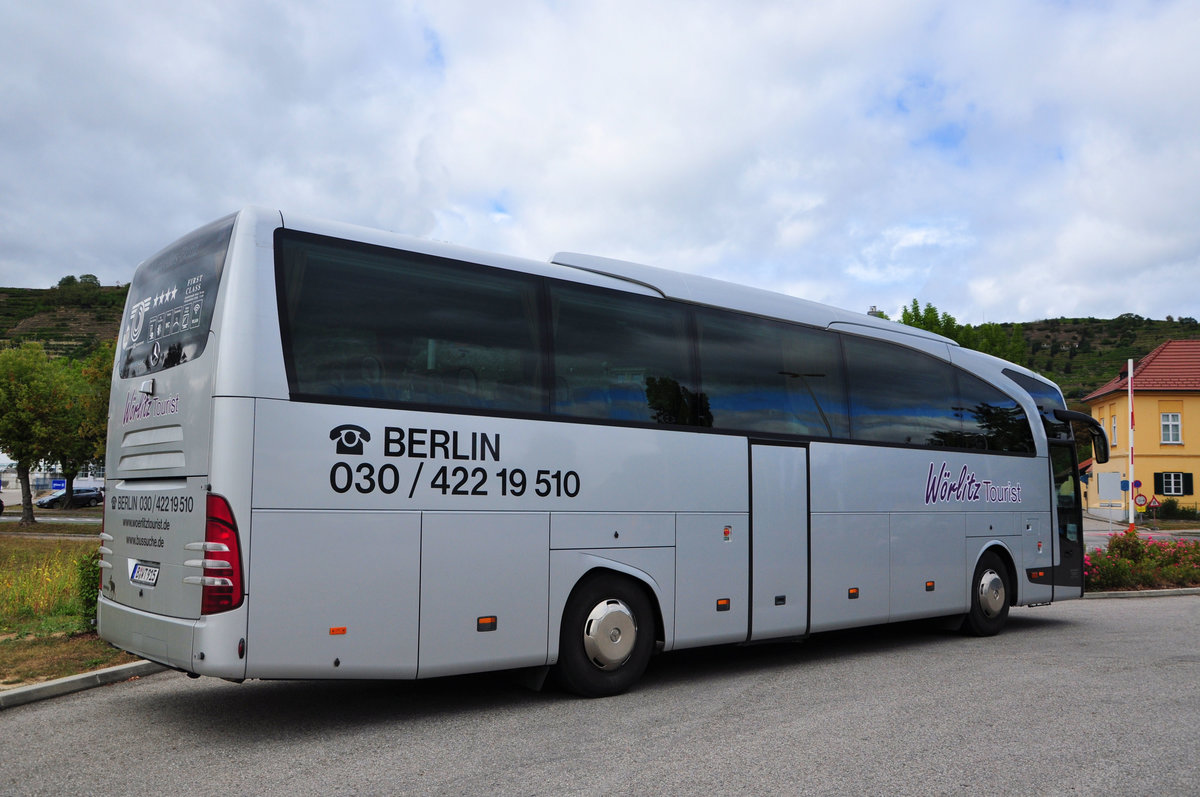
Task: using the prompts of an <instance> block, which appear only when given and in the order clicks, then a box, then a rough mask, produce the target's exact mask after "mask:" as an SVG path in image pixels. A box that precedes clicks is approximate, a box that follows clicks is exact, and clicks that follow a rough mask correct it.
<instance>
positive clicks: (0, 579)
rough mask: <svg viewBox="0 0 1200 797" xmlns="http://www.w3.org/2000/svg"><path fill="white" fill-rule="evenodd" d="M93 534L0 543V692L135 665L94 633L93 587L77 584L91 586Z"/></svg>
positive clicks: (21, 538)
mask: <svg viewBox="0 0 1200 797" xmlns="http://www.w3.org/2000/svg"><path fill="white" fill-rule="evenodd" d="M47 525H50V524H47ZM54 525H58V524H54ZM62 525H71V524H62ZM97 530H98V529H96V527H94V526H93V527H91V528H90V529H89V533H88V535H87V536H86V537H85V538H82V539H79V540H43V539H33V538H30V537H28V536H26V535H14V536H6V537H2V538H0V686H15V685H20V684H24V683H33V682H37V681H43V680H47V679H52V678H60V677H62V676H64V675H74V674H76V673H80V672H87V671H88V670H95V669H101V668H103V667H111V666H113V665H115V664H123V663H126V662H130V661H136V659H135V658H134V657H132V656H130V655H129V654H127V653H123V652H121V651H118V650H116V649H115V648H113V647H111V646H110V645H109V644H108V643H107V642H104V641H102V640H101V639H99V638H98V637H97V636H96V634H95V633H94V632H93V631H92V620H93V619H94V618H95V616H96V605H95V595H96V586H95V584H86V583H81V582H84V581H86V580H88V579H91V580H93V581H94V580H95V575H94V574H95V569H94V567H93V566H89V564H88V563H89V560H90V559H91V558H92V557H93V555H94V554H95V551H96V548H97V547H98V544H99V543H98V541H97V540H96V536H95V535H96V532H97ZM38 531H39V532H45V531H46V529H41V528H39V529H38ZM89 599H90V602H89Z"/></svg>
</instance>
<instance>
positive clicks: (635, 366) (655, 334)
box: [551, 283, 695, 425]
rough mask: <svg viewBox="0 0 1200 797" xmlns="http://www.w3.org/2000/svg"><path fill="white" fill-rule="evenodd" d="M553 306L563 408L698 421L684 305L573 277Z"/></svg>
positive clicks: (558, 397) (595, 414)
mask: <svg viewBox="0 0 1200 797" xmlns="http://www.w3.org/2000/svg"><path fill="white" fill-rule="evenodd" d="M551 304H552V307H553V313H554V314H553V324H552V326H553V328H554V344H553V346H554V375H555V380H556V385H555V396H554V411H555V412H556V413H558V414H561V415H569V416H574V417H583V418H605V419H609V420H620V421H638V422H643V423H661V424H670V425H693V424H694V423H695V392H694V385H693V380H692V378H691V368H690V365H689V358H688V345H687V343H688V335H687V314H686V311H685V310H684V309H683V308H682V307H680V306H679V305H677V304H675V303H674V302H667V301H663V300H660V299H652V298H649V297H643V296H638V295H636V294H625V293H618V292H613V291H606V290H601V289H595V288H589V287H587V286H580V285H571V284H566V283H561V284H557V283H556V284H554V285H552V286H551Z"/></svg>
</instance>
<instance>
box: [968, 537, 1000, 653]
mask: <svg viewBox="0 0 1200 797" xmlns="http://www.w3.org/2000/svg"><path fill="white" fill-rule="evenodd" d="M1011 605H1012V585H1011V584H1009V579H1008V568H1006V567H1005V566H1004V563H1003V562H1001V561H1000V557H999V556H997V555H996V554H995V553H994V552H992V551H987V552H985V553H984V554H983V556H981V557H979V563H978V564H977V565H975V576H974V577H973V578H972V579H971V610H970V611H969V612H967V617H966V622H965V623H964V624H963V630H964V631H966V632H968V633H970V634H972V635H974V636H993V635H995V634H997V633H999V631H1000V629H1002V628H1004V624H1005V623H1006V622H1008V609H1009V606H1011Z"/></svg>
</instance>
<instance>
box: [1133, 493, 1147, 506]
mask: <svg viewBox="0 0 1200 797" xmlns="http://www.w3.org/2000/svg"><path fill="white" fill-rule="evenodd" d="M1146 500H1147V499H1146V496H1145V494H1143V493H1138V494H1137V495H1135V496H1134V497H1133V503H1134V504H1135V505H1137V506H1145V505H1146Z"/></svg>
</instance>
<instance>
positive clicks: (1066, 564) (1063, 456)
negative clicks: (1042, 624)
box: [1050, 443, 1084, 600]
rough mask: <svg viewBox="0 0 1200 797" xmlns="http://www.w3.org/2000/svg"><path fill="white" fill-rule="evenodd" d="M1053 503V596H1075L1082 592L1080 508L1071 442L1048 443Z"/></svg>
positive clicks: (1076, 471) (1081, 525)
mask: <svg viewBox="0 0 1200 797" xmlns="http://www.w3.org/2000/svg"><path fill="white" fill-rule="evenodd" d="M1050 467H1051V469H1052V470H1053V475H1054V504H1055V514H1056V515H1057V517H1058V537H1057V544H1058V564H1057V565H1056V566H1055V567H1054V600H1062V599H1064V598H1077V597H1079V596H1080V595H1081V594H1082V592H1083V552H1084V544H1083V509H1082V506H1083V505H1082V502H1081V501H1080V498H1079V467H1078V465H1077V464H1076V462H1075V446H1074V445H1070V444H1067V445H1062V444H1053V443H1052V444H1051V445H1050Z"/></svg>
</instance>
